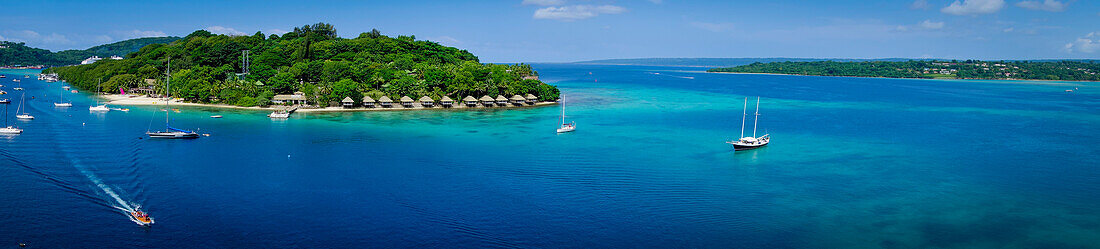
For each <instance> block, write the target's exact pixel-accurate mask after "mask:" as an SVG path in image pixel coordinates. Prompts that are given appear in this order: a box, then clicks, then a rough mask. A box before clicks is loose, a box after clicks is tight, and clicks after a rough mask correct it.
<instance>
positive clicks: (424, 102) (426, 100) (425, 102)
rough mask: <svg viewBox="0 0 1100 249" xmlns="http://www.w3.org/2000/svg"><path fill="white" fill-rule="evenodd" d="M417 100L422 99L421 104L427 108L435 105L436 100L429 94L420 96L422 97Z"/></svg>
mask: <svg viewBox="0 0 1100 249" xmlns="http://www.w3.org/2000/svg"><path fill="white" fill-rule="evenodd" d="M417 101H420V106H423V107H425V108H431V107H432V106H434V105H435V100H433V99H432V98H431V97H428V96H423V97H420V99H418V100H417Z"/></svg>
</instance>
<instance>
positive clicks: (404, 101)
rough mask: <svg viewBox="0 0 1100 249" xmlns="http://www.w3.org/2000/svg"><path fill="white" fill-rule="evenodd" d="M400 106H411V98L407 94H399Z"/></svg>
mask: <svg viewBox="0 0 1100 249" xmlns="http://www.w3.org/2000/svg"><path fill="white" fill-rule="evenodd" d="M401 106H404V107H405V108H412V107H413V98H409V96H401Z"/></svg>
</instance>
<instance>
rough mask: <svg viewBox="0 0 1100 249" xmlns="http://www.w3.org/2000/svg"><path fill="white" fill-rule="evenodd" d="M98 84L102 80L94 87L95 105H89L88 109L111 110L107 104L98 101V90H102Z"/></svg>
mask: <svg viewBox="0 0 1100 249" xmlns="http://www.w3.org/2000/svg"><path fill="white" fill-rule="evenodd" d="M100 85H102V81H100V83H99V84H96V88H97V89H96V96H95V97H96V100H95V104H96V105H94V106H89V107H88V111H92V112H109V111H111V108H107V105H105V104H100V103H99V91H100V90H103V89H102V88H101V87H100Z"/></svg>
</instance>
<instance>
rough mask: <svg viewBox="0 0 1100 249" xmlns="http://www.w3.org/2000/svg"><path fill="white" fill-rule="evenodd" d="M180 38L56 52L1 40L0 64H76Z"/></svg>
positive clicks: (131, 51)
mask: <svg viewBox="0 0 1100 249" xmlns="http://www.w3.org/2000/svg"><path fill="white" fill-rule="evenodd" d="M179 39H180V38H179V37H172V36H169V37H146V38H137V39H130V40H125V41H120V42H115V43H111V44H105V45H99V46H95V47H91V48H89V49H84V50H64V51H60V52H56V53H54V52H50V51H49V50H45V49H40V48H32V47H28V46H27V45H26V44H24V43H22V42H7V41H0V47H4V48H0V65H4V66H10V65H46V66H63V65H75V64H80V61H82V60H84V59H86V58H88V57H92V56H99V57H103V58H107V57H110V56H114V55H117V56H127V55H129V54H130V53H133V52H137V51H138V49H141V48H142V47H145V45H149V44H165V43H170V42H173V41H176V40H179Z"/></svg>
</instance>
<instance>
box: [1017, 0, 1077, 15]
mask: <svg viewBox="0 0 1100 249" xmlns="http://www.w3.org/2000/svg"><path fill="white" fill-rule="evenodd" d="M1066 5H1069V3H1063V2H1059V1H1057V0H1044V1H1043V2H1041V3H1040V2H1039V1H1022V2H1019V3H1016V6H1017V7H1020V8H1025V9H1030V10H1042V11H1050V12H1061V11H1063V10H1066Z"/></svg>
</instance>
